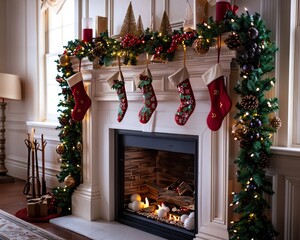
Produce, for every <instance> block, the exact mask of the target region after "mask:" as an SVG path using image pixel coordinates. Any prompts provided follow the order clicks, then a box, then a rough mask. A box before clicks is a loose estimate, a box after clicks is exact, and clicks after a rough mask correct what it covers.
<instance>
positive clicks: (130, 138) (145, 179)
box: [115, 130, 198, 239]
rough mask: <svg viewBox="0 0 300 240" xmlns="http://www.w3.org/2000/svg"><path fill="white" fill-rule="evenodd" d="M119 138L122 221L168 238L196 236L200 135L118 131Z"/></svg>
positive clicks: (119, 217)
mask: <svg viewBox="0 0 300 240" xmlns="http://www.w3.org/2000/svg"><path fill="white" fill-rule="evenodd" d="M115 139H116V142H115V146H116V147H115V149H116V154H115V156H116V158H115V161H116V163H115V166H116V174H115V176H116V188H115V192H116V220H117V221H119V222H121V223H124V224H127V225H130V226H132V227H135V228H138V229H141V230H144V231H148V232H150V233H152V234H156V235H158V236H160V237H165V238H167V239H193V238H194V237H195V233H196V232H197V227H196V226H197V216H198V214H197V210H198V209H197V195H198V191H197V189H198V186H197V182H198V181H197V172H196V170H197V169H198V136H193V135H178V134H167V133H144V132H139V131H128V130H116V137H115ZM146 199H147V200H146Z"/></svg>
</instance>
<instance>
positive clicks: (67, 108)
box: [53, 11, 281, 240]
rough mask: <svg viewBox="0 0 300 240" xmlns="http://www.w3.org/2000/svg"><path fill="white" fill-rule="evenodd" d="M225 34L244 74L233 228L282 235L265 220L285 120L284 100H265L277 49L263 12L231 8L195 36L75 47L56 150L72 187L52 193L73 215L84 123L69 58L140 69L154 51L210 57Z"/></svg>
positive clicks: (62, 63) (63, 58)
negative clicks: (274, 151)
mask: <svg viewBox="0 0 300 240" xmlns="http://www.w3.org/2000/svg"><path fill="white" fill-rule="evenodd" d="M225 32H229V33H230V34H229V36H228V38H227V39H226V40H225V43H226V45H227V47H228V48H230V49H231V50H236V55H237V61H238V63H239V65H240V70H241V71H240V79H239V81H238V82H237V83H236V86H235V92H236V94H237V95H238V96H239V102H237V103H236V104H235V106H236V109H237V113H236V115H235V121H236V122H235V123H234V124H233V126H232V135H233V137H234V139H235V140H237V141H239V145H240V151H239V154H238V156H237V158H236V160H235V164H236V165H237V166H238V171H237V181H238V182H239V183H240V185H241V190H240V192H238V193H233V195H234V196H233V202H232V203H231V204H230V206H231V207H233V211H234V212H235V213H237V214H236V215H235V217H234V219H235V220H232V222H231V223H230V226H229V229H228V231H229V234H230V239H245V240H250V239H274V238H275V236H276V235H277V232H276V231H275V229H274V227H273V226H272V223H271V222H270V220H269V219H268V218H267V216H266V215H265V209H267V208H269V203H268V201H267V200H266V198H265V196H266V195H272V194H273V191H272V183H271V182H270V180H269V179H268V177H267V176H266V172H265V168H267V167H268V166H269V163H270V158H271V152H270V147H271V145H272V135H273V134H274V133H275V132H276V131H277V129H278V128H279V127H280V126H281V121H280V119H279V118H278V117H277V116H275V114H274V112H275V111H277V110H278V100H277V98H268V97H266V92H268V91H269V90H270V89H271V88H272V87H274V84H275V78H273V77H269V73H270V72H271V71H273V70H274V58H275V52H276V51H277V47H276V45H275V43H274V42H272V41H271V40H270V34H271V32H270V31H269V30H267V29H266V28H265V25H264V22H263V20H262V19H261V17H260V15H259V14H257V13H256V14H254V15H250V14H249V13H248V12H247V13H246V14H242V15H241V16H237V15H235V14H234V12H232V11H228V12H227V13H226V15H225V19H224V20H223V21H221V22H215V21H214V20H213V19H212V18H210V19H209V20H208V21H207V22H203V23H199V24H197V29H196V30H194V31H192V32H189V33H185V32H183V30H182V29H180V30H176V31H173V32H172V34H169V35H168V34H164V35H163V34H161V33H159V32H157V31H150V30H149V29H146V30H145V31H144V32H143V33H142V34H141V35H140V36H134V35H131V34H127V35H126V36H124V37H123V38H122V39H119V40H118V39H114V38H111V37H109V36H108V33H107V32H104V33H101V34H100V35H99V36H98V37H96V38H95V39H93V41H92V42H84V41H81V40H74V41H69V42H68V45H67V46H65V51H64V53H63V54H62V55H60V56H59V60H57V61H56V62H57V70H58V72H59V73H58V75H57V78H56V80H57V82H58V83H59V85H60V87H61V89H62V92H61V93H60V96H61V97H62V100H61V101H60V103H59V104H58V111H59V112H60V116H59V123H60V124H61V125H60V126H58V129H60V130H61V132H60V134H59V137H60V140H61V144H60V145H58V146H57V152H58V153H59V154H60V155H61V172H60V173H59V175H58V180H59V182H64V183H65V185H66V186H65V187H63V188H60V187H57V188H54V189H53V194H54V196H55V197H56V199H57V202H58V206H59V208H60V210H61V211H62V213H63V214H70V213H71V200H70V199H71V195H72V193H73V191H74V190H75V189H76V187H77V186H78V185H79V184H80V182H81V151H82V138H81V134H82V132H81V122H77V121H74V120H73V119H72V118H71V112H72V109H73V108H74V104H75V103H74V98H73V96H72V91H71V90H70V88H69V86H68V84H67V82H66V79H67V78H68V77H70V76H72V75H74V74H75V71H74V70H73V68H72V64H71V62H70V59H69V58H70V57H71V56H73V57H76V58H78V60H79V62H81V60H82V59H83V58H86V57H87V58H88V59H89V60H90V61H95V60H97V61H98V64H100V65H105V66H109V65H111V64H112V62H113V61H114V60H115V59H116V58H117V57H122V59H123V64H125V65H135V64H137V56H139V55H140V54H143V53H147V54H149V55H152V56H153V57H152V61H155V62H165V61H172V60H173V58H174V55H175V52H176V50H177V49H178V47H179V46H181V45H184V46H187V47H192V48H193V49H194V50H195V52H196V53H197V54H205V53H206V52H207V51H209V48H210V47H211V46H212V45H214V44H215V41H216V39H218V38H220V36H221V35H222V34H223V33H225ZM79 69H80V66H79Z"/></svg>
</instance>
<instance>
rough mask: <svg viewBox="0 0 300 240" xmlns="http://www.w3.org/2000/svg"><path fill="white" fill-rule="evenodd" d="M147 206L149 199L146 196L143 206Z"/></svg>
mask: <svg viewBox="0 0 300 240" xmlns="http://www.w3.org/2000/svg"><path fill="white" fill-rule="evenodd" d="M147 207H149V200H148V198H147V197H146V198H145V204H144V208H147Z"/></svg>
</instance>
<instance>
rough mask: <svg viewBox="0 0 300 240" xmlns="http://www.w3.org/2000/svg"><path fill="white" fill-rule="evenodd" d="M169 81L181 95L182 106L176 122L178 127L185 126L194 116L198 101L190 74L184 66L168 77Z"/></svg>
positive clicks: (177, 113) (176, 116) (178, 111)
mask: <svg viewBox="0 0 300 240" xmlns="http://www.w3.org/2000/svg"><path fill="white" fill-rule="evenodd" d="M168 79H169V81H170V82H171V83H172V84H173V85H174V86H176V87H177V89H178V92H179V94H180V106H179V108H178V109H177V112H176V114H175V121H176V123H177V124H178V125H181V126H183V125H185V124H186V122H187V121H188V119H189V118H190V116H191V115H192V113H193V111H194V109H195V106H196V101H195V97H194V92H193V89H192V86H191V83H190V80H189V73H188V71H187V69H186V67H185V66H184V67H183V68H181V69H179V70H178V71H177V72H175V73H174V74H172V75H171V76H169V77H168Z"/></svg>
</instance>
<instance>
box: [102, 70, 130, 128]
mask: <svg viewBox="0 0 300 240" xmlns="http://www.w3.org/2000/svg"><path fill="white" fill-rule="evenodd" d="M106 81H107V83H108V84H109V85H110V87H111V88H112V89H115V90H116V91H117V95H118V98H119V108H118V118H117V120H118V122H121V121H122V120H123V118H124V115H125V113H126V111H127V108H128V102H127V97H126V91H125V82H124V78H123V74H122V72H121V71H119V72H116V73H115V74H114V75H113V76H112V77H110V78H109V79H107V80H106Z"/></svg>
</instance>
